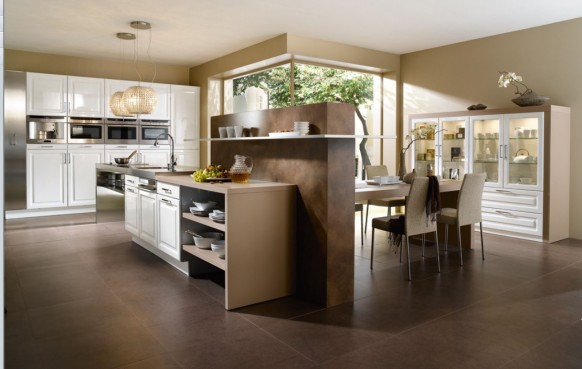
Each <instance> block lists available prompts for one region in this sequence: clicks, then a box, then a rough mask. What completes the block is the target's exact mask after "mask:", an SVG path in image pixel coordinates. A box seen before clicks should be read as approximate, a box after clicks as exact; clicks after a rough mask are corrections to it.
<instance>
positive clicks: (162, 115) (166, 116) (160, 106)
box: [134, 82, 170, 120]
mask: <svg viewBox="0 0 582 369" xmlns="http://www.w3.org/2000/svg"><path fill="white" fill-rule="evenodd" d="M134 85H136V83H134ZM141 86H145V87H151V88H153V89H154V91H155V93H156V96H157V98H158V103H157V105H156V108H155V109H154V111H153V112H152V113H151V114H142V115H141V116H140V118H141V119H145V120H150V119H151V120H170V85H166V84H162V83H149V82H142V83H141Z"/></svg>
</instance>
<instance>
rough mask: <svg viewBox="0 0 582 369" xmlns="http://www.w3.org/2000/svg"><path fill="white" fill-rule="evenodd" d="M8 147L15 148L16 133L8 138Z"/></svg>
mask: <svg viewBox="0 0 582 369" xmlns="http://www.w3.org/2000/svg"><path fill="white" fill-rule="evenodd" d="M10 145H12V146H16V133H13V134H12V136H11V137H10Z"/></svg>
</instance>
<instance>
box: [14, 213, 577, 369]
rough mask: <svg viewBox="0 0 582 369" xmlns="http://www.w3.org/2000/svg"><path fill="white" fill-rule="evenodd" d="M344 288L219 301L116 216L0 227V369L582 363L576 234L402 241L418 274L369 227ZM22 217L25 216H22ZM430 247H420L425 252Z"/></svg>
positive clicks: (215, 292) (215, 290)
mask: <svg viewBox="0 0 582 369" xmlns="http://www.w3.org/2000/svg"><path fill="white" fill-rule="evenodd" d="M355 221H356V223H355V224H356V227H355V229H356V231H357V232H358V233H357V234H356V235H355V242H354V244H355V245H354V250H355V254H356V257H355V270H356V278H355V291H356V292H355V295H356V296H355V298H356V299H355V301H354V302H353V303H350V304H345V305H341V306H337V307H334V308H329V309H322V308H320V307H318V306H314V305H311V304H309V303H306V302H304V301H301V300H299V299H296V298H292V297H291V298H285V299H280V300H277V301H272V302H268V303H264V304H259V305H255V306H251V307H247V308H243V309H240V310H237V311H233V312H227V311H225V310H224V308H223V305H222V303H223V290H222V288H221V287H219V286H217V285H216V284H214V283H213V282H211V281H208V280H198V279H192V278H188V277H186V276H184V275H183V274H181V273H180V272H178V271H177V270H175V269H174V268H172V267H170V266H169V265H168V264H166V263H165V262H163V261H161V260H160V259H158V258H157V257H155V256H153V255H152V254H150V253H149V252H147V251H145V250H144V249H142V248H141V247H139V246H137V245H135V244H132V243H131V241H130V237H129V235H128V233H127V232H125V230H124V228H123V224H121V223H105V224H85V225H73V226H58V227H43V228H36V229H35V228H34V226H36V225H38V223H37V224H34V223H30V224H29V225H31V226H32V228H26V227H25V226H24V224H21V225H20V226H19V227H16V228H14V227H12V228H11V229H8V230H6V232H5V258H6V275H5V279H6V283H5V294H6V307H7V309H8V313H7V314H6V332H5V354H6V368H18V369H25V368H58V369H66V368H75V369H79V368H83V369H88V368H96V369H97V368H98V369H103V368H125V369H128V368H135V369H138V368H139V369H153V368H156V369H164V368H175V369H179V368H487V369H491V368H507V369H509V368H511V369H515V368H528V369H531V368H544V369H545V368H579V367H580V363H581V362H582V350H580V348H579V346H580V342H582V322H581V321H580V318H581V317H582V309H581V307H582V241H574V240H567V241H562V242H559V243H557V244H552V245H544V244H539V243H534V242H527V241H520V240H515V239H508V238H504V237H498V236H491V235H488V236H486V237H485V243H486V260H485V262H483V261H482V260H481V255H480V250H479V247H478V244H475V245H473V246H474V247H473V250H472V251H469V252H466V253H465V255H464V261H465V266H464V267H460V266H459V265H458V254H457V253H456V252H455V251H454V250H455V248H454V247H452V248H450V250H451V249H452V250H453V251H449V253H448V254H445V253H442V254H441V263H442V269H443V270H442V273H441V274H438V273H436V266H435V261H434V259H433V256H434V251H431V252H432V254H429V255H428V257H427V258H426V259H422V258H421V257H420V254H419V247H418V246H413V247H412V249H413V250H412V260H413V270H412V275H413V281H412V282H408V281H407V280H406V268H405V267H403V265H405V264H402V265H401V264H400V263H399V262H398V255H395V254H393V253H392V252H390V251H389V250H388V246H387V242H386V236H385V234H383V233H382V232H379V233H378V234H377V240H378V241H377V242H378V243H377V247H376V252H375V257H374V261H375V265H374V270H373V271H370V269H369V255H370V247H369V243H370V236H371V232H368V236H367V238H366V243H365V245H364V246H363V247H362V246H360V239H359V236H360V235H359V223H358V222H359V217H357V218H356V220H355ZM23 223H26V222H23ZM429 250H430V249H429Z"/></svg>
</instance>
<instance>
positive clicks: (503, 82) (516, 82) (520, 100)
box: [497, 72, 550, 106]
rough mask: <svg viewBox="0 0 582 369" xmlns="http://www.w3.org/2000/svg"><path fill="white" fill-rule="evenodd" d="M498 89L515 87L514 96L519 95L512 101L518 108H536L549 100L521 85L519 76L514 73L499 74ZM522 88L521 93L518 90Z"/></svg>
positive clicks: (523, 84)
mask: <svg viewBox="0 0 582 369" xmlns="http://www.w3.org/2000/svg"><path fill="white" fill-rule="evenodd" d="M499 74H500V76H499V81H498V82H497V83H498V84H499V87H507V86H508V85H512V86H513V87H515V94H516V95H519V97H516V98H515V99H512V100H511V101H513V103H514V104H516V105H519V106H538V105H543V104H545V103H546V102H547V101H548V100H549V99H550V98H549V97H547V96H540V95H537V94H536V93H535V92H533V91H532V90H531V89H530V88H529V87H527V86H526V84H525V83H523V82H522V81H523V79H522V78H521V76H518V75H517V74H515V73H514V72H499ZM520 86H521V87H523V88H524V91H523V92H521V91H520V90H519V88H520Z"/></svg>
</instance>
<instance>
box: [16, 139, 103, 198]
mask: <svg viewBox="0 0 582 369" xmlns="http://www.w3.org/2000/svg"><path fill="white" fill-rule="evenodd" d="M35 146H36V148H35V149H27V150H26V207H27V208H28V209H39V208H53V207H64V206H67V147H66V145H35ZM93 186H95V183H93Z"/></svg>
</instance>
